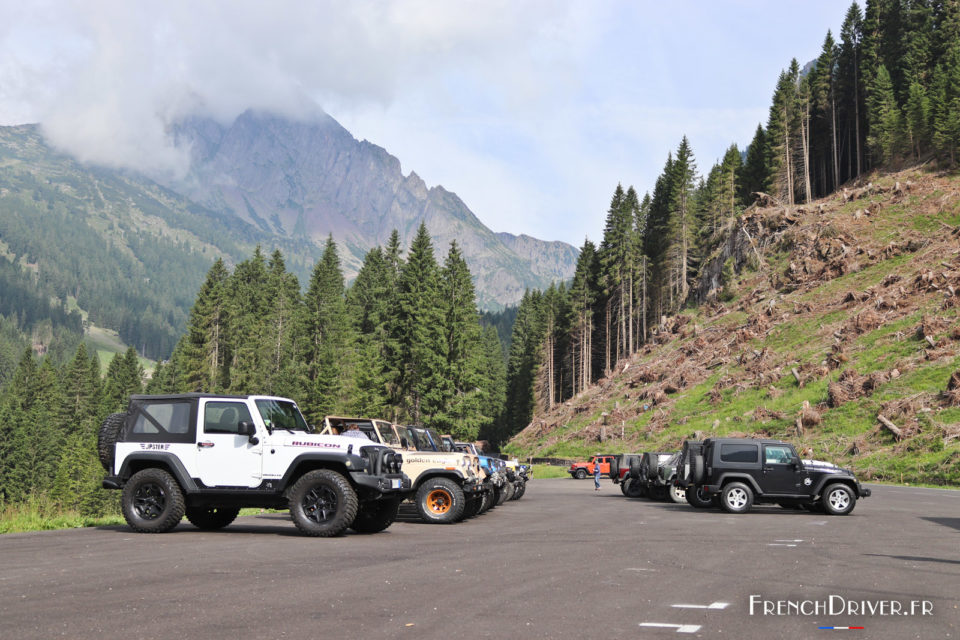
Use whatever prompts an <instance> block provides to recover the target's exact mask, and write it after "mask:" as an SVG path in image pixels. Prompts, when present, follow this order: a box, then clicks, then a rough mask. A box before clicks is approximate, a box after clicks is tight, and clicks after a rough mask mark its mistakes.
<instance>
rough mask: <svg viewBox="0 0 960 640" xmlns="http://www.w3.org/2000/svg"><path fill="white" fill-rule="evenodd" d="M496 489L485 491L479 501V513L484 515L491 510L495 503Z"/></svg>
mask: <svg viewBox="0 0 960 640" xmlns="http://www.w3.org/2000/svg"><path fill="white" fill-rule="evenodd" d="M496 495H497V494H496V489H493V490H491V491H487V492H485V493H484V494H483V497H482V498H481V499H480V500H481V503H480V513H486V512H487V511H490V509H492V508H493V506H494V503H495V502H496Z"/></svg>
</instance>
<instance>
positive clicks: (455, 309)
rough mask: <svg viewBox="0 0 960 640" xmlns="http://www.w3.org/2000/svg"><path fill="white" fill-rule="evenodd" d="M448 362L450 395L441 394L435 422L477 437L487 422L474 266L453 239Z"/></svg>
mask: <svg viewBox="0 0 960 640" xmlns="http://www.w3.org/2000/svg"><path fill="white" fill-rule="evenodd" d="M439 302H440V304H441V313H442V314H443V321H442V322H443V333H444V337H445V340H444V347H445V348H444V352H445V354H446V362H445V363H444V371H443V372H442V374H441V377H442V378H443V379H444V382H445V383H447V384H448V385H449V386H444V390H447V391H448V392H449V394H450V395H449V396H448V397H443V396H438V397H437V398H436V399H435V402H436V404H435V405H434V408H433V411H432V412H433V414H434V415H433V418H432V420H431V421H432V423H433V424H434V425H438V426H441V425H442V426H444V427H445V428H446V429H447V432H449V433H452V434H453V435H454V436H456V437H457V438H458V439H462V440H476V438H477V434H478V432H479V430H480V427H481V425H482V422H483V419H482V418H483V416H482V413H481V407H482V405H483V395H482V394H483V389H482V386H483V380H482V379H483V376H482V366H483V361H482V355H483V354H482V344H481V342H480V323H479V317H478V315H477V304H476V295H475V293H474V288H473V280H472V278H471V276H470V269H469V268H468V267H467V263H466V261H465V260H464V258H463V254H462V253H461V252H460V249H459V247H458V246H457V243H456V241H454V242H451V243H450V251H449V252H448V253H447V257H446V260H445V261H444V265H443V269H442V270H441V272H440V298H439Z"/></svg>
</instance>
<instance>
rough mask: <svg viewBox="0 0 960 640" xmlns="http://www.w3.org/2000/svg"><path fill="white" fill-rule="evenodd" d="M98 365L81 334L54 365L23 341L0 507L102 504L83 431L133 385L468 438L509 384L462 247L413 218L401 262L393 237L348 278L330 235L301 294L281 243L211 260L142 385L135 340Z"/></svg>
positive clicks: (4, 411)
mask: <svg viewBox="0 0 960 640" xmlns="http://www.w3.org/2000/svg"><path fill="white" fill-rule="evenodd" d="M0 328H2V327H0ZM99 372H100V363H99V362H98V360H97V358H96V356H94V357H93V358H91V357H90V356H89V355H88V354H87V351H86V347H85V346H84V345H82V344H81V345H80V347H79V348H78V350H77V352H76V355H75V357H74V358H73V359H72V360H71V361H70V362H68V363H66V364H64V365H62V366H59V367H58V366H57V365H56V364H55V363H54V361H53V359H51V358H44V359H43V360H42V362H41V363H39V364H38V362H37V359H36V356H35V355H34V353H33V350H32V349H30V348H28V349H27V350H26V353H25V354H24V355H23V356H22V358H21V359H20V362H19V365H18V366H17V368H16V370H15V371H14V373H13V376H12V378H11V379H10V380H9V381H8V383H7V384H6V385H5V386H4V388H3V389H4V390H3V392H2V394H0V474H2V476H0V504H3V503H6V504H19V503H22V502H24V501H25V500H29V499H36V498H37V497H38V496H43V497H46V498H49V499H50V500H53V501H54V503H55V504H58V505H66V506H76V505H79V508H80V509H81V510H82V511H83V512H84V513H89V514H90V515H99V514H100V513H102V512H104V511H110V510H113V509H114V508H115V501H114V500H112V499H111V497H110V496H109V495H106V494H105V493H104V492H102V491H101V490H99V489H98V487H99V482H100V479H101V478H102V475H103V473H102V469H100V467H99V462H98V461H97V456H96V442H95V440H96V429H97V426H98V425H99V422H100V421H101V420H102V419H103V418H104V417H105V416H106V415H108V414H109V413H111V412H114V411H119V410H122V408H123V407H124V406H125V402H126V398H127V396H128V395H129V394H130V393H134V392H140V391H142V390H144V389H145V390H146V391H148V392H151V393H174V392H187V391H203V392H215V393H231V394H245V393H259V394H276V395H283V396H288V397H292V398H295V399H296V400H297V401H298V402H299V403H300V405H301V408H302V409H303V411H304V413H305V415H306V417H307V419H308V420H309V421H310V422H311V423H313V424H316V423H319V422H320V421H321V420H322V419H323V417H324V416H325V415H329V414H348V415H366V416H375V417H385V418H388V419H392V420H394V421H398V422H404V423H418V424H425V425H429V426H433V427H436V428H437V429H439V430H441V431H442V432H447V433H452V434H454V435H455V436H456V437H457V438H462V439H467V440H474V439H476V438H477V437H479V436H481V435H488V434H491V433H494V432H495V429H494V427H495V424H496V421H497V418H498V417H499V416H500V414H501V413H502V410H503V404H504V399H505V394H506V365H505V361H504V355H503V350H502V347H501V342H500V340H499V338H498V336H497V329H496V327H495V326H494V324H489V325H488V326H487V327H486V328H484V327H482V326H481V323H480V314H479V312H478V311H477V306H476V300H475V295H474V288H473V283H472V278H471V275H470V271H469V269H468V268H467V264H466V262H465V261H464V259H463V255H462V253H461V252H460V249H459V248H458V247H457V245H456V243H452V244H451V246H450V247H449V250H448V252H447V255H446V258H445V259H444V261H443V263H442V264H440V263H438V262H437V260H436V257H435V255H434V250H433V247H432V245H431V241H430V235H429V233H428V231H427V228H426V226H424V225H421V226H420V228H419V230H418V232H417V236H416V238H415V239H414V241H413V243H412V245H411V246H410V249H409V251H408V252H407V254H406V255H405V256H404V255H403V254H402V252H401V249H400V241H399V235H398V234H397V233H396V232H394V233H393V235H392V236H391V239H390V242H389V243H388V244H387V246H386V247H385V248H379V247H378V248H376V249H373V250H372V251H370V252H369V253H368V254H367V256H366V258H365V260H364V263H363V267H362V269H361V270H360V273H359V275H358V276H357V279H356V281H355V282H354V283H353V285H352V286H351V287H350V288H347V287H345V285H344V277H343V273H342V271H341V266H340V258H339V255H338V253H337V246H336V244H335V243H334V242H333V240H332V239H329V240H328V241H327V244H326V247H325V250H324V252H323V255H322V257H321V259H320V261H318V262H317V263H316V265H315V266H314V269H313V272H312V274H311V277H310V281H309V283H308V284H307V288H306V293H301V287H300V283H299V282H298V280H297V278H296V276H295V275H294V274H292V273H291V272H290V271H288V270H287V268H286V266H285V264H284V257H283V255H282V253H281V252H280V251H279V250H277V251H274V252H273V254H272V255H270V257H269V258H268V257H266V256H265V255H264V254H263V253H262V252H261V250H260V248H259V247H258V248H257V249H256V251H255V252H254V254H253V256H252V257H250V258H249V259H248V260H245V261H243V262H241V263H240V264H238V265H237V266H236V268H234V269H233V271H232V272H231V271H229V270H228V269H227V267H226V266H225V265H224V263H223V261H222V260H217V261H216V262H215V263H214V264H213V266H212V267H211V269H210V271H209V272H208V274H207V277H206V281H205V282H204V283H203V285H202V286H201V288H200V291H199V293H198V294H197V296H196V301H195V303H194V305H193V308H192V309H191V311H190V317H189V320H188V322H187V332H186V334H185V335H183V336H182V337H181V339H180V340H179V342H178V343H177V345H176V347H175V348H174V350H173V355H172V357H171V358H170V360H169V361H168V362H166V363H161V364H159V365H158V367H157V369H156V371H155V372H154V373H153V376H152V377H151V379H150V380H149V381H148V382H147V384H146V386H145V387H144V384H143V383H144V375H143V371H142V369H141V368H140V366H139V364H138V360H137V354H136V351H135V350H134V349H132V348H131V349H130V350H128V351H127V353H126V354H124V355H118V356H116V357H115V358H114V359H113V360H112V361H111V363H110V367H109V370H108V372H107V375H106V379H105V381H103V382H101V378H100V373H99ZM79 496H82V498H80V497H79Z"/></svg>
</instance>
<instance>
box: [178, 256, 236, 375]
mask: <svg viewBox="0 0 960 640" xmlns="http://www.w3.org/2000/svg"><path fill="white" fill-rule="evenodd" d="M229 275H230V274H229V273H228V272H227V268H226V267H225V266H224V264H223V260H222V259H220V258H218V259H217V261H216V262H214V263H213V266H212V267H210V271H209V272H207V279H206V281H205V282H204V283H203V285H202V286H201V287H200V292H199V293H198V294H197V300H196V302H194V304H193V308H192V309H191V310H190V320H189V322H188V323H187V333H186V335H185V336H184V338H183V342H184V347H183V359H182V360H181V364H182V367H183V376H184V378H183V386H184V388H186V389H189V390H190V391H202V392H213V391H220V390H222V389H224V388H225V387H226V384H225V383H226V382H227V380H228V379H229V372H228V371H227V370H226V369H227V368H228V367H229V365H230V347H229V345H230V342H229V337H228V333H227V327H228V326H229V324H230V318H229V313H228V310H227V297H226V293H227V292H226V286H227V279H228V277H229Z"/></svg>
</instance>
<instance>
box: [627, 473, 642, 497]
mask: <svg viewBox="0 0 960 640" xmlns="http://www.w3.org/2000/svg"><path fill="white" fill-rule="evenodd" d="M624 493H625V494H626V496H627V497H628V498H642V497H644V496H645V495H647V488H646V487H645V486H643V484H641V483H640V480H639V479H637V478H633V479H631V480H630V481H629V482H628V483H627V490H626V491H625V492H624Z"/></svg>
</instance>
